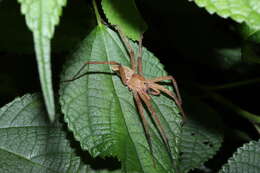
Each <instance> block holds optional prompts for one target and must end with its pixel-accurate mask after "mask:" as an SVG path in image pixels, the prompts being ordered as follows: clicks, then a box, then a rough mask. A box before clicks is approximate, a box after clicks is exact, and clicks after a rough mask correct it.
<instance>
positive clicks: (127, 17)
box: [102, 0, 147, 40]
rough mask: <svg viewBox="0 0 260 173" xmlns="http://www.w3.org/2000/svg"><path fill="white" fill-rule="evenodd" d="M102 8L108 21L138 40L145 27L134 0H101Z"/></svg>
mask: <svg viewBox="0 0 260 173" xmlns="http://www.w3.org/2000/svg"><path fill="white" fill-rule="evenodd" d="M102 8H103V10H104V13H105V15H106V17H107V19H108V21H109V22H110V23H111V24H113V25H118V26H119V27H120V28H121V29H122V31H123V32H124V33H125V34H126V35H127V36H128V37H129V38H131V39H133V40H139V39H140V37H141V35H142V34H143V33H144V31H145V30H146V29H147V25H146V23H145V21H144V20H143V19H142V17H141V15H140V13H139V11H138V9H137V8H136V5H135V1H134V0H124V1H122V0H102Z"/></svg>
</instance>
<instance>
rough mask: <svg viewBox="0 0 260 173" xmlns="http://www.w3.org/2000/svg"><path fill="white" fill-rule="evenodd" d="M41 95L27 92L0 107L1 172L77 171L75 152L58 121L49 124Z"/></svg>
mask: <svg viewBox="0 0 260 173" xmlns="http://www.w3.org/2000/svg"><path fill="white" fill-rule="evenodd" d="M44 110H45V109H44V105H43V103H42V98H41V97H39V96H38V95H30V94H27V95H25V96H23V97H21V98H17V99H15V100H14V101H12V102H11V103H9V104H7V105H6V106H4V107H3V108H1V109H0V138H1V140H0V158H1V159H0V172H12V173H23V172H24V173H28V172H48V173H57V172H60V173H65V172H70V173H71V172H77V171H78V169H80V166H81V164H80V158H79V157H77V156H76V155H75V154H74V151H73V149H72V148H71V147H70V142H69V141H68V140H67V139H66V134H65V133H64V132H63V131H62V130H61V126H60V125H59V124H57V123H56V124H53V125H50V124H49V123H48V120H47V118H46V113H45V111H44Z"/></svg>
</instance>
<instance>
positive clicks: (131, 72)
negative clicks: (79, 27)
mask: <svg viewBox="0 0 260 173" xmlns="http://www.w3.org/2000/svg"><path fill="white" fill-rule="evenodd" d="M115 29H116V30H117V31H118V33H119V36H120V38H121V40H122V41H123V43H124V46H125V47H126V49H127V51H128V54H129V56H130V63H131V67H127V66H123V65H121V64H120V63H118V62H115V61H88V62H85V63H84V65H83V66H82V67H81V68H80V69H79V71H78V72H77V73H76V74H75V75H74V76H73V78H72V79H71V80H67V81H73V80H76V79H78V78H80V77H82V76H83V75H85V74H83V75H79V74H80V72H81V71H82V70H83V69H84V68H85V66H86V65H89V64H108V65H111V68H112V70H113V71H114V72H116V73H117V75H118V76H119V77H120V78H121V80H122V82H123V84H124V85H125V86H126V87H128V89H129V90H130V91H131V92H132V94H133V98H134V101H135V103H136V105H137V109H138V112H139V115H140V118H141V120H142V125H143V128H144V132H145V136H146V139H147V142H148V145H149V149H150V151H151V154H152V156H153V149H152V143H151V137H150V134H149V130H148V121H147V119H146V117H145V116H144V107H143V104H142V103H144V104H145V105H146V107H147V109H148V111H149V112H150V114H151V117H152V120H153V122H154V123H155V125H156V128H157V129H158V130H159V134H160V136H161V137H162V140H163V143H164V144H165V145H166V148H167V151H168V152H169V155H170V156H171V154H170V153H171V150H170V145H169V142H168V138H167V136H166V133H165V131H164V129H163V127H162V125H161V122H160V120H159V118H158V116H157V115H156V111H155V109H154V108H153V106H152V103H151V96H150V95H160V94H161V92H163V93H165V94H167V95H168V96H170V97H171V98H172V99H173V100H174V101H175V103H176V104H177V106H178V108H179V110H180V112H181V114H182V115H183V116H184V118H185V114H184V111H183V109H182V99H181V96H180V93H179V89H178V86H177V83H176V81H175V79H174V78H173V77H172V76H161V77H156V78H153V79H146V78H145V77H144V75H143V69H142V40H143V37H142V36H141V39H140V40H139V41H138V43H139V44H138V45H139V46H138V56H137V63H136V59H135V53H134V49H133V48H132V46H131V45H130V43H129V41H128V39H127V37H126V36H125V35H124V33H123V32H122V31H121V30H120V29H119V28H118V27H117V26H115ZM136 68H137V70H136ZM164 80H171V82H172V84H173V87H174V89H175V92H176V94H175V93H174V92H172V91H170V90H168V89H166V88H164V87H163V86H161V85H159V84H158V83H157V82H161V81H164ZM154 165H155V163H154Z"/></svg>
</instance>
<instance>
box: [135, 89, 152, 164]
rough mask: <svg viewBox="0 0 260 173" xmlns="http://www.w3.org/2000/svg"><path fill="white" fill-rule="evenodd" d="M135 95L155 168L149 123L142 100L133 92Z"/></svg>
mask: <svg viewBox="0 0 260 173" xmlns="http://www.w3.org/2000/svg"><path fill="white" fill-rule="evenodd" d="M133 95H134V99H135V103H136V105H137V108H138V111H139V114H140V116H141V119H142V122H143V127H144V132H145V137H146V139H147V142H148V145H149V148H150V151H151V154H152V157H153V165H154V167H155V160H154V155H153V148H152V142H151V136H150V133H149V129H148V122H147V120H146V119H145V116H144V107H143V105H142V101H141V99H140V97H139V95H138V94H137V92H136V91H133Z"/></svg>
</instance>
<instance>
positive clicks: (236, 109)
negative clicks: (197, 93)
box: [197, 85, 260, 124]
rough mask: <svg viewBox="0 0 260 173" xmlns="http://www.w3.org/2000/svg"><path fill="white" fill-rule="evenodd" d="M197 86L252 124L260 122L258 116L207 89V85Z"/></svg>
mask: <svg viewBox="0 0 260 173" xmlns="http://www.w3.org/2000/svg"><path fill="white" fill-rule="evenodd" d="M197 87H199V88H200V89H202V90H204V91H205V92H206V93H207V94H208V95H209V96H210V97H211V98H213V99H214V100H215V101H217V102H219V103H221V104H223V105H224V106H226V107H227V108H229V109H230V110H232V111H234V112H236V113H237V114H238V115H240V116H242V117H244V118H246V119H248V120H249V121H250V122H252V123H253V124H255V123H256V124H258V123H260V116H258V115H255V114H252V113H250V112H248V111H246V110H243V109H241V108H240V107H239V106H237V105H235V104H233V103H232V102H231V101H229V100H228V99H226V98H225V97H223V96H221V95H219V94H217V93H215V92H212V91H209V90H208V89H207V87H204V86H201V85H197Z"/></svg>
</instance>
